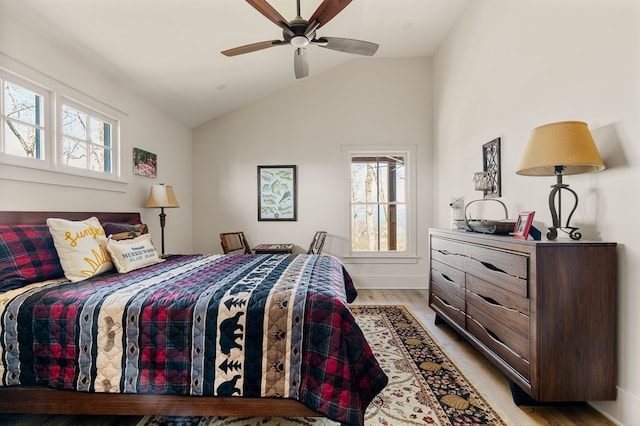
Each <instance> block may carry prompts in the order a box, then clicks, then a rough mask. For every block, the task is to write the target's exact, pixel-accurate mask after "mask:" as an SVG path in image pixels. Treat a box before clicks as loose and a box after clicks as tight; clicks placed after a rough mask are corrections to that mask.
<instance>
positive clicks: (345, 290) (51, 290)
mask: <svg viewBox="0 0 640 426" xmlns="http://www.w3.org/2000/svg"><path fill="white" fill-rule="evenodd" d="M91 216H94V217H96V218H97V219H98V220H99V221H100V222H101V223H106V222H109V223H122V224H128V223H131V224H136V223H140V216H139V214H138V213H93V212H91V213H88V212H0V226H1V225H16V224H22V225H42V224H45V223H46V220H47V218H52V217H55V218H63V219H68V220H73V221H79V220H84V219H86V218H87V217H91ZM0 255H1V253H0ZM60 281H61V282H60ZM356 295H357V293H356V290H355V288H354V287H353V284H352V283H351V280H350V277H349V275H348V273H347V272H346V271H345V270H344V268H343V267H342V265H341V264H340V262H339V261H338V260H337V259H336V258H333V257H331V256H316V255H180V256H170V257H168V258H166V259H163V261H162V262H160V263H155V264H152V265H149V266H145V267H143V268H139V269H136V270H133V271H131V272H126V273H118V272H117V271H110V272H105V273H103V274H100V275H97V276H94V277H92V278H89V279H86V280H82V281H79V282H69V281H68V280H65V279H61V280H60V279H59V280H56V281H55V282H50V281H45V282H42V283H40V282H38V283H31V284H28V285H25V286H24V287H19V288H17V289H11V290H7V291H4V292H0V327H2V328H1V329H0V349H1V354H0V355H1V357H0V373H2V375H1V378H2V380H1V383H0V412H4V413H51V414H121V415H147V414H155V415H172V416H178V415H180V416H182V415H189V416H209V415H220V416H282V415H287V416H295V417H298V416H325V417H328V418H330V419H332V420H335V421H338V422H341V423H343V424H358V425H361V424H362V423H363V418H364V417H363V416H364V410H365V409H366V407H367V405H368V404H369V403H370V402H371V401H372V400H373V398H374V397H375V396H376V395H377V394H378V393H379V392H380V391H381V390H382V389H383V388H384V386H386V383H387V377H386V375H385V373H384V372H383V371H382V369H381V368H380V366H379V364H378V362H377V361H376V359H375V357H374V356H373V353H372V351H371V348H370V347H369V345H368V343H367V342H366V339H365V338H364V335H363V334H362V332H361V330H360V329H359V327H358V326H357V324H356V323H355V320H354V318H353V316H352V315H351V312H350V310H349V309H348V306H347V303H348V302H351V301H353V299H354V298H355V297H356ZM25 320H26V321H27V322H23V321H25ZM19 347H21V348H19ZM19 349H21V350H19ZM52 360H53V361H52ZM51 362H52V363H51ZM48 363H50V364H48Z"/></svg>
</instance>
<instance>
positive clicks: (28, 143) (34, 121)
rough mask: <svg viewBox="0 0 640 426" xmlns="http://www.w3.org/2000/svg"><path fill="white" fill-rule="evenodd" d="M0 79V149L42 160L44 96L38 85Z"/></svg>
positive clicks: (8, 152)
mask: <svg viewBox="0 0 640 426" xmlns="http://www.w3.org/2000/svg"><path fill="white" fill-rule="evenodd" d="M12 80H13V81H9V80H6V79H0V82H1V83H2V85H1V87H0V93H1V94H2V101H1V103H0V122H1V124H2V135H1V136H0V152H2V153H6V154H9V155H14V156H18V157H25V158H32V159H34V160H42V159H44V157H45V133H46V132H45V119H46V120H48V117H46V116H45V107H44V105H45V100H48V95H47V94H46V92H45V91H44V90H43V89H41V88H36V87H34V85H32V84H29V83H27V82H26V81H21V80H20V79H17V78H13V79H12Z"/></svg>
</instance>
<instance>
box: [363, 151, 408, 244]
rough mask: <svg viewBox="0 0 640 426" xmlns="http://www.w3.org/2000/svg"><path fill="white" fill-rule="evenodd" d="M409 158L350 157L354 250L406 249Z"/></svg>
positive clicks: (384, 156)
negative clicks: (407, 164)
mask: <svg viewBox="0 0 640 426" xmlns="http://www.w3.org/2000/svg"><path fill="white" fill-rule="evenodd" d="M405 163H406V159H405V156H404V155H402V154H398V155H378V156H353V157H351V250H352V251H353V252H390V251H393V252H406V251H407V196H406V184H405V182H406V174H405V172H406V167H405Z"/></svg>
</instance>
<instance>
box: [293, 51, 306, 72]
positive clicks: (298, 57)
mask: <svg viewBox="0 0 640 426" xmlns="http://www.w3.org/2000/svg"><path fill="white" fill-rule="evenodd" d="M293 55H294V56H293V71H294V72H295V73H296V78H304V77H306V76H308V75H309V61H308V60H307V49H304V48H301V47H299V48H297V49H296V50H295V51H294V53H293Z"/></svg>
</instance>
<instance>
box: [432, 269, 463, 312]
mask: <svg viewBox="0 0 640 426" xmlns="http://www.w3.org/2000/svg"><path fill="white" fill-rule="evenodd" d="M431 282H432V283H437V284H439V285H440V287H442V288H446V289H447V290H449V291H450V292H452V293H454V294H455V295H456V296H458V297H459V298H460V299H464V287H465V274H464V272H462V271H460V270H458V269H456V268H452V267H451V266H448V265H445V264H444V263H440V262H438V261H437V260H431ZM462 308H464V306H462Z"/></svg>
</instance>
